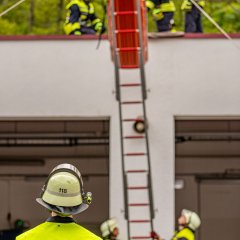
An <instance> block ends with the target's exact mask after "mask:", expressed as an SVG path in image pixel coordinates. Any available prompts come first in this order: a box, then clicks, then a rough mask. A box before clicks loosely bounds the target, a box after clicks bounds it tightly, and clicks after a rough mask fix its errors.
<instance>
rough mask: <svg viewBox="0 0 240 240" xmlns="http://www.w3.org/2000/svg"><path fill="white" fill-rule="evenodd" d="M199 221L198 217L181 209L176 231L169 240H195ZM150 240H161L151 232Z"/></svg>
mask: <svg viewBox="0 0 240 240" xmlns="http://www.w3.org/2000/svg"><path fill="white" fill-rule="evenodd" d="M200 224H201V220H200V218H199V216H198V215H197V214H196V213H195V212H192V211H190V210H187V209H183V210H182V213H181V216H180V217H179V218H178V227H179V229H178V231H176V232H175V234H174V236H173V237H172V239H171V240H195V231H196V230H197V228H199V226H200ZM151 238H152V240H162V239H161V237H160V236H159V235H158V234H157V233H156V232H155V231H152V232H151Z"/></svg>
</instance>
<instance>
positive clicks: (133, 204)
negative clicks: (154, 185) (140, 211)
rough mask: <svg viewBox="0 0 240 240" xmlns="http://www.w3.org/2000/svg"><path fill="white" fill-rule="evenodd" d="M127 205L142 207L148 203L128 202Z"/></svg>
mask: <svg viewBox="0 0 240 240" xmlns="http://www.w3.org/2000/svg"><path fill="white" fill-rule="evenodd" d="M128 206H129V207H144V206H149V203H130V204H128Z"/></svg>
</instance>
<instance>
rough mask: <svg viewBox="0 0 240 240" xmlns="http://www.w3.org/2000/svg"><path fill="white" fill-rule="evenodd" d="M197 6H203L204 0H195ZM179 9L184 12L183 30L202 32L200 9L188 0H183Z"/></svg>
mask: <svg viewBox="0 0 240 240" xmlns="http://www.w3.org/2000/svg"><path fill="white" fill-rule="evenodd" d="M195 2H196V3H197V4H198V5H199V7H201V8H204V7H205V5H206V2H205V0H195ZM181 10H182V11H184V12H185V26H184V29H185V32H186V33H202V32H203V27H202V14H201V11H200V10H199V9H198V8H197V7H196V6H195V5H194V4H193V3H192V2H191V1H190V0H183V2H182V5H181Z"/></svg>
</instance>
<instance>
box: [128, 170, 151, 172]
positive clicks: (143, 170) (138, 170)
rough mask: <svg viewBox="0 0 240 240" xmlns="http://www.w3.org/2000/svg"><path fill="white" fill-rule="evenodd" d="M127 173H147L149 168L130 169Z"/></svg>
mask: <svg viewBox="0 0 240 240" xmlns="http://www.w3.org/2000/svg"><path fill="white" fill-rule="evenodd" d="M126 172H127V173H145V172H147V170H128V171H126Z"/></svg>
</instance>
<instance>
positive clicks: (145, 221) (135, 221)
mask: <svg viewBox="0 0 240 240" xmlns="http://www.w3.org/2000/svg"><path fill="white" fill-rule="evenodd" d="M129 222H130V223H149V222H150V220H145V219H140V220H129Z"/></svg>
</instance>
